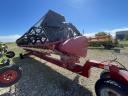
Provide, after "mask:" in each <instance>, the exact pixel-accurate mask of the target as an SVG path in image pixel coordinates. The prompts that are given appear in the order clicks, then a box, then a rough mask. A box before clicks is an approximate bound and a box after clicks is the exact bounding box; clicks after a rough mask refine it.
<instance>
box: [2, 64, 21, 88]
mask: <svg viewBox="0 0 128 96" xmlns="http://www.w3.org/2000/svg"><path fill="white" fill-rule="evenodd" d="M8 70H13V71H15V72H16V73H17V77H16V79H15V80H13V81H11V82H9V83H3V82H2V81H0V87H9V86H11V85H13V84H15V83H17V82H18V81H19V79H20V78H21V76H22V69H21V67H19V66H17V65H11V66H6V67H4V68H2V69H0V74H2V73H4V72H6V71H8Z"/></svg>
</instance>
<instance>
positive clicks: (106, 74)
mask: <svg viewBox="0 0 128 96" xmlns="http://www.w3.org/2000/svg"><path fill="white" fill-rule="evenodd" d="M105 78H111V76H110V74H109V72H108V71H107V70H103V71H102V72H101V74H100V79H105Z"/></svg>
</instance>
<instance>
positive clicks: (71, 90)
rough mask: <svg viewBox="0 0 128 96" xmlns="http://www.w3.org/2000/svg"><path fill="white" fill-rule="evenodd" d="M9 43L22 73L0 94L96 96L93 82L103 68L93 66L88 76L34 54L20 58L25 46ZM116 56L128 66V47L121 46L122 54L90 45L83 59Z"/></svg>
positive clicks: (2, 89)
mask: <svg viewBox="0 0 128 96" xmlns="http://www.w3.org/2000/svg"><path fill="white" fill-rule="evenodd" d="M8 46H9V48H10V49H11V50H14V51H15V53H16V56H15V57H14V59H13V61H14V62H15V63H16V64H20V66H21V67H22V69H23V76H22V78H21V80H20V81H19V82H18V83H17V84H15V85H13V86H11V87H8V88H1V89H0V96H95V91H94V84H95V82H96V81H97V80H98V78H99V74H100V73H101V71H102V70H101V69H95V68H93V69H92V70H91V76H90V78H89V79H87V78H85V77H82V76H80V75H77V74H76V73H73V72H70V71H68V70H66V69H64V68H60V67H58V66H56V65H54V64H50V63H49V62H46V61H44V60H42V59H39V58H37V57H34V56H32V57H30V58H29V57H27V58H25V59H23V60H20V58H19V53H21V52H22V49H20V48H17V46H16V44H14V43H12V44H8ZM112 54H113V55H112ZM114 56H117V58H118V61H120V62H121V63H122V64H123V65H125V66H126V67H127V68H128V65H127V59H128V48H124V49H122V50H121V52H120V53H115V52H114V51H112V50H105V49H102V48H99V49H92V48H91V49H88V55H87V57H86V58H85V59H84V58H83V59H81V62H85V61H86V60H88V59H92V60H93V59H94V60H100V61H101V60H103V61H104V60H105V61H106V60H109V59H113V58H114Z"/></svg>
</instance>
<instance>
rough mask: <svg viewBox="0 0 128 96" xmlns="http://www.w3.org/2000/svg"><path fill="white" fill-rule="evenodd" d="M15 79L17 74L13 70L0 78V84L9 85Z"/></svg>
mask: <svg viewBox="0 0 128 96" xmlns="http://www.w3.org/2000/svg"><path fill="white" fill-rule="evenodd" d="M16 78H17V72H16V71H14V70H7V71H5V72H4V73H2V74H1V76H0V82H1V83H10V82H13V81H14V80H15V79H16Z"/></svg>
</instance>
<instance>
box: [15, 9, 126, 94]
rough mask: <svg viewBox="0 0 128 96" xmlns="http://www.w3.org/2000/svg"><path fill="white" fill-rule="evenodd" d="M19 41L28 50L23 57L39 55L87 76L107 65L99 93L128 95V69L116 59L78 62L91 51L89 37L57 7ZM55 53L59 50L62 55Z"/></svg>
mask: <svg viewBox="0 0 128 96" xmlns="http://www.w3.org/2000/svg"><path fill="white" fill-rule="evenodd" d="M16 43H17V45H18V46H19V47H21V48H23V49H24V50H26V52H27V53H26V54H20V57H21V58H23V57H24V56H25V55H35V56H37V57H39V58H42V59H44V60H46V61H48V62H51V63H53V64H55V65H57V66H60V67H63V68H65V69H67V70H70V71H72V72H75V73H77V74H80V75H82V76H84V77H87V78H88V77H89V76H90V69H91V68H93V67H96V68H100V69H103V70H105V71H103V72H102V73H101V74H100V79H99V80H98V81H97V82H96V84H95V91H96V94H97V96H128V71H127V69H126V68H125V67H124V66H123V65H122V64H120V63H118V62H117V61H116V59H114V60H110V61H107V62H100V61H95V60H88V61H87V62H85V64H84V65H83V66H81V65H80V64H78V63H80V61H79V59H80V57H86V55H87V46H88V39H87V38H86V37H85V36H82V34H81V33H80V32H79V31H78V30H77V29H76V27H75V26H74V25H73V24H71V23H67V22H66V21H65V18H64V16H62V15H60V14H58V13H56V12H54V11H51V10H50V11H48V13H46V15H44V16H43V17H42V18H41V19H40V20H39V21H38V22H37V23H36V24H35V25H34V26H32V27H31V28H30V29H29V30H28V31H27V32H26V33H25V34H24V35H23V36H22V37H21V38H19V39H18V40H17V41H16ZM51 54H57V55H59V56H60V58H55V57H53V56H51ZM113 62H117V64H120V66H117V65H115V63H113Z"/></svg>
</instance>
